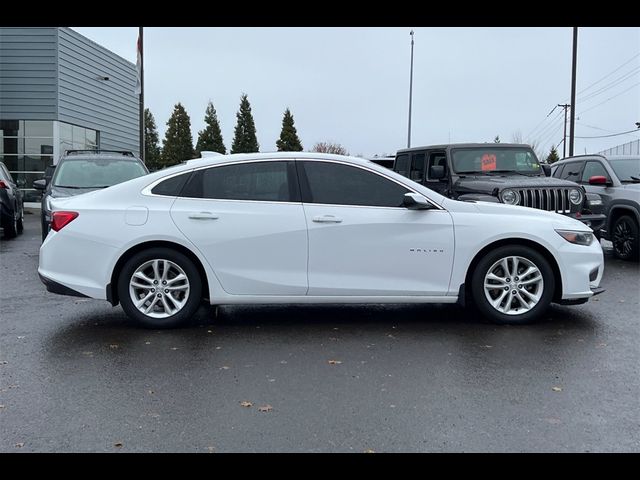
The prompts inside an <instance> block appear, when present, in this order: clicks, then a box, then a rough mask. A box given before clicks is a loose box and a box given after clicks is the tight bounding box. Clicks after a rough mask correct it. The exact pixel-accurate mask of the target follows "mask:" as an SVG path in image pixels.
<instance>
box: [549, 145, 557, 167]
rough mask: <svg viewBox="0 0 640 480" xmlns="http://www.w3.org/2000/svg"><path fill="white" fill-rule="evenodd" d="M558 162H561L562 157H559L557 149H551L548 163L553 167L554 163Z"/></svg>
mask: <svg viewBox="0 0 640 480" xmlns="http://www.w3.org/2000/svg"><path fill="white" fill-rule="evenodd" d="M558 160H560V156H559V155H558V151H557V150H556V147H551V152H549V156H548V157H547V163H548V164H549V165H551V164H552V163H555V162H557V161H558Z"/></svg>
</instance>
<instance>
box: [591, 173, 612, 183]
mask: <svg viewBox="0 0 640 480" xmlns="http://www.w3.org/2000/svg"><path fill="white" fill-rule="evenodd" d="M608 184H609V182H608V181H607V177H605V176H604V175H594V176H593V177H589V185H608Z"/></svg>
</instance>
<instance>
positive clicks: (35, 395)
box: [0, 215, 640, 453]
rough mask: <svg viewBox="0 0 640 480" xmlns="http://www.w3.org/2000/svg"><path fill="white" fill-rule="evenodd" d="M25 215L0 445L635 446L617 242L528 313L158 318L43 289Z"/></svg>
mask: <svg viewBox="0 0 640 480" xmlns="http://www.w3.org/2000/svg"><path fill="white" fill-rule="evenodd" d="M25 219H26V227H25V233H24V234H23V235H22V236H20V237H18V238H17V239H14V240H4V239H3V240H1V241H0V318H1V320H0V451H2V452H33V451H39V452H86V451H90V452H116V451H121V452H142V451H145V452H166V451H178V452H204V453H206V452H229V451H251V452H255V451H259V452H282V451H293V452H364V451H367V450H373V451H375V452H399V451H408V452H414V451H420V452H424V451H428V452H441V451H466V452H476V451H482V452H493V451H508V452H512V451H533V452H538V451H561V452H565V451H572V452H573V451H577V452H583V451H602V452H610V451H636V452H637V451H639V450H640V301H639V297H640V271H639V269H638V264H633V263H626V262H620V261H617V260H615V259H614V258H612V257H611V256H610V255H607V258H606V266H605V275H604V279H603V283H602V286H603V287H605V288H606V289H607V291H606V292H605V293H603V294H602V295H600V296H599V297H597V298H596V299H595V301H593V300H592V301H590V302H589V303H587V304H585V305H581V306H574V307H560V306H554V307H553V308H552V309H551V311H550V313H549V315H548V318H546V319H545V320H544V321H542V322H541V323H538V324H535V325H529V326H523V327H513V326H506V327H505V326H495V325H491V324H486V323H481V322H479V321H477V320H476V319H474V318H472V316H471V315H469V314H468V313H467V312H465V311H464V310H462V309H460V308H459V307H456V306H415V305H410V306H367V307H365V306H324V307H300V306H286V307H275V306H262V307H222V308H220V309H218V310H217V311H216V310H215V309H213V308H209V307H204V306H203V307H202V308H201V310H200V311H199V313H198V316H197V318H195V319H194V322H193V325H192V326H190V327H188V328H184V329H180V330H171V331H153V330H142V329H139V328H136V327H133V326H131V325H130V324H128V323H127V321H126V318H125V316H124V313H123V312H122V310H121V308H120V307H115V308H112V307H111V306H110V305H109V304H108V303H107V302H104V301H98V300H90V299H84V298H74V297H64V296H58V295H54V294H51V293H48V292H46V290H45V288H44V286H43V285H42V284H41V283H40V281H39V280H38V276H37V272H36V268H37V264H38V248H39V246H40V227H39V224H38V219H37V216H36V215H27V216H26V217H25ZM330 361H331V362H330ZM241 402H250V404H251V406H246V407H245V406H242V404H241ZM245 405H248V404H245ZM269 406H270V407H271V408H269ZM261 407H263V408H262V410H266V411H261Z"/></svg>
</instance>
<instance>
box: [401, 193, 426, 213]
mask: <svg viewBox="0 0 640 480" xmlns="http://www.w3.org/2000/svg"><path fill="white" fill-rule="evenodd" d="M402 205H404V206H405V207H406V208H408V209H409V210H428V209H430V208H433V205H431V204H430V203H429V201H428V200H427V199H426V198H425V197H423V196H422V195H420V194H419V193H405V194H404V198H403V200H402Z"/></svg>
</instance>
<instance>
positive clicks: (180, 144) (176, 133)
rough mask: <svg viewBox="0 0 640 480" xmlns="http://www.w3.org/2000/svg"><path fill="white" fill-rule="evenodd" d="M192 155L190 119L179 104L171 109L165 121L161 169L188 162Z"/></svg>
mask: <svg viewBox="0 0 640 480" xmlns="http://www.w3.org/2000/svg"><path fill="white" fill-rule="evenodd" d="M193 157H194V155H193V138H192V137H191V119H190V118H189V114H187V111H186V110H185V109H184V107H183V106H182V104H181V103H177V104H176V105H175V107H173V113H172V114H171V117H169V120H168V121H167V132H166V134H165V138H164V142H163V146H162V156H161V159H162V160H161V164H162V166H163V167H167V166H170V165H176V164H178V163H180V162H184V161H185V160H190V159H192V158H193Z"/></svg>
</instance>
